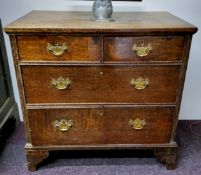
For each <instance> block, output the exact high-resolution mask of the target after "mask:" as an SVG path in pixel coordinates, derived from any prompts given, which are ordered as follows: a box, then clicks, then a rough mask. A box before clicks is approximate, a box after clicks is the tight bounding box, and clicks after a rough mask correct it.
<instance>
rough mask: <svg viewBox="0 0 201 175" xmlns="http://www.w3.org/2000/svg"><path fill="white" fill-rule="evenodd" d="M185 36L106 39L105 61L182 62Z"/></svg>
mask: <svg viewBox="0 0 201 175" xmlns="http://www.w3.org/2000/svg"><path fill="white" fill-rule="evenodd" d="M183 50H184V37H183V36H147V37H105V38H104V61H105V62H107V61H108V62H112V61H120V62H121V61H124V62H125V61H128V62H144V61H146V62H147V61H150V62H157V61H159V62H161V61H181V60H182V55H183Z"/></svg>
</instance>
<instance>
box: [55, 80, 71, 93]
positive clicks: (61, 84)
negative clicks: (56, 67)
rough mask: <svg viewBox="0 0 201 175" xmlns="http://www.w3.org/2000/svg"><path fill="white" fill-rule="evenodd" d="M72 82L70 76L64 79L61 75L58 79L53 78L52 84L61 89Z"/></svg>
mask: <svg viewBox="0 0 201 175" xmlns="http://www.w3.org/2000/svg"><path fill="white" fill-rule="evenodd" d="M70 84H71V81H70V79H69V78H66V79H64V78H62V77H60V78H58V79H57V80H55V79H54V78H53V79H52V81H51V85H52V86H55V87H56V88H57V89H59V90H64V89H67V88H68V87H69V86H70Z"/></svg>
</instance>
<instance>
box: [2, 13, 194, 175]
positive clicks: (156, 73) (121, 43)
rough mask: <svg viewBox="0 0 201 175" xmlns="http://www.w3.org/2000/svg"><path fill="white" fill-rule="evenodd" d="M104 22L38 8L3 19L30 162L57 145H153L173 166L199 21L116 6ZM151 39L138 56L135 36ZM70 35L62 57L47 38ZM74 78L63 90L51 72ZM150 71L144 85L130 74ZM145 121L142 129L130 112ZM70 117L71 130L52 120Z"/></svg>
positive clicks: (59, 147)
mask: <svg viewBox="0 0 201 175" xmlns="http://www.w3.org/2000/svg"><path fill="white" fill-rule="evenodd" d="M114 17H115V18H116V19H117V20H116V21H115V22H112V23H107V22H106V23H98V22H96V21H94V20H92V19H91V13H89V12H50V11H33V12H31V13H29V14H27V15H25V16H24V17H22V18H20V19H18V20H16V21H15V22H13V23H11V24H9V25H8V26H6V27H5V31H6V32H7V33H8V34H9V35H10V41H11V46H12V52H13V57H14V64H15V70H16V76H17V82H18V88H19V93H20V99H21V104H22V110H23V115H24V122H25V129H26V136H27V143H26V145H25V152H26V156H27V166H28V169H29V170H30V171H35V170H36V166H37V165H38V164H39V163H40V162H41V161H42V160H43V159H45V158H47V157H48V155H49V151H51V150H91V149H108V150H109V149H117V150H118V149H139V148H140V149H152V150H154V155H155V156H156V157H157V158H158V159H159V160H160V161H161V162H162V163H164V164H165V165H166V167H167V169H174V168H175V167H176V151H177V144H176V142H175V133H176V128H177V122H178V115H179V109H180V104H181V99H182V90H183V85H184V80H185V74H186V68H187V64H188V57H189V52H190V45H191V39H192V35H193V34H194V33H195V32H196V31H197V28H196V27H195V26H193V25H191V24H189V23H187V22H185V21H183V20H181V19H179V18H177V17H175V16H174V15H171V14H170V13H168V12H132V13H131V12H127V13H114ZM142 41H143V42H144V44H145V46H146V45H147V44H151V45H152V47H153V49H152V50H151V51H150V53H149V54H148V55H147V56H145V57H142V58H140V57H139V56H137V55H136V54H135V53H133V52H132V47H133V45H134V44H137V45H138V46H139V45H140V44H141V43H142ZM55 42H59V43H61V44H62V43H66V44H67V45H68V47H69V50H68V51H67V52H66V53H64V54H63V55H62V56H60V57H56V56H53V55H52V54H51V53H49V52H48V51H47V43H51V44H54V43H55ZM59 77H63V78H70V80H71V81H72V83H71V85H70V87H69V88H68V89H66V90H62V91H60V90H58V89H56V88H55V87H54V86H52V85H51V80H52V78H55V79H56V78H59ZM138 77H142V78H148V79H149V81H150V84H149V85H148V86H147V87H146V88H145V89H144V90H136V89H135V88H134V87H133V86H131V85H130V80H131V79H132V78H134V79H137V78H138ZM137 117H138V118H141V119H144V120H145V121H146V125H145V126H144V127H143V129H142V130H138V131H137V130H134V129H132V128H131V127H130V126H128V121H129V120H130V119H135V118H137ZM61 119H72V120H73V126H72V128H70V130H69V131H67V132H61V131H59V130H58V129H57V128H54V127H53V125H52V122H53V121H54V120H61Z"/></svg>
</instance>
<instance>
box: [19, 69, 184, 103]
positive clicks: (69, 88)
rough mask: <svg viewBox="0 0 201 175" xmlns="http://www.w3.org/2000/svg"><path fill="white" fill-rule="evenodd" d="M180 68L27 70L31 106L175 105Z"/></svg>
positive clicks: (23, 70) (24, 76) (26, 93)
mask: <svg viewBox="0 0 201 175" xmlns="http://www.w3.org/2000/svg"><path fill="white" fill-rule="evenodd" d="M179 71H180V66H136V67H132V66H130V67H127V66H125V67H120V66H106V67H90V66H89V67H86V66H72V67H69V66H23V67H22V76H23V80H24V88H25V95H26V102H27V103H175V101H176V94H177V88H178V84H179V83H178V82H179Z"/></svg>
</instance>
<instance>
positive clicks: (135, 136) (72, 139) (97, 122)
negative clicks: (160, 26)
mask: <svg viewBox="0 0 201 175" xmlns="http://www.w3.org/2000/svg"><path fill="white" fill-rule="evenodd" d="M173 111H174V110H173V108H170V107H166V108H160V107H158V108H132V107H130V108H128V107H127V108H126V107H122V106H121V107H117V108H107V107H105V108H101V107H100V108H91V109H89V108H82V109H46V110H44V109H38V110H28V115H29V122H30V124H31V125H30V129H31V132H32V136H31V137H32V144H33V145H34V146H40V145H66V144H67V145H69V144H74V145H75V144H78V145H79V144H89V145H93V144H142V143H143V144H148V143H155V144H156V143H168V142H169V139H170V134H171V128H172V115H173ZM136 118H140V119H144V120H145V122H146V125H145V126H144V128H143V129H142V130H134V129H133V128H132V127H130V126H129V124H128V122H129V120H130V119H136ZM61 119H66V120H72V122H73V125H72V127H71V128H70V129H69V130H68V131H63V132H62V131H60V130H59V129H58V128H54V126H53V122H54V121H55V120H58V121H60V120H61ZM38 131H40V132H38Z"/></svg>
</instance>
